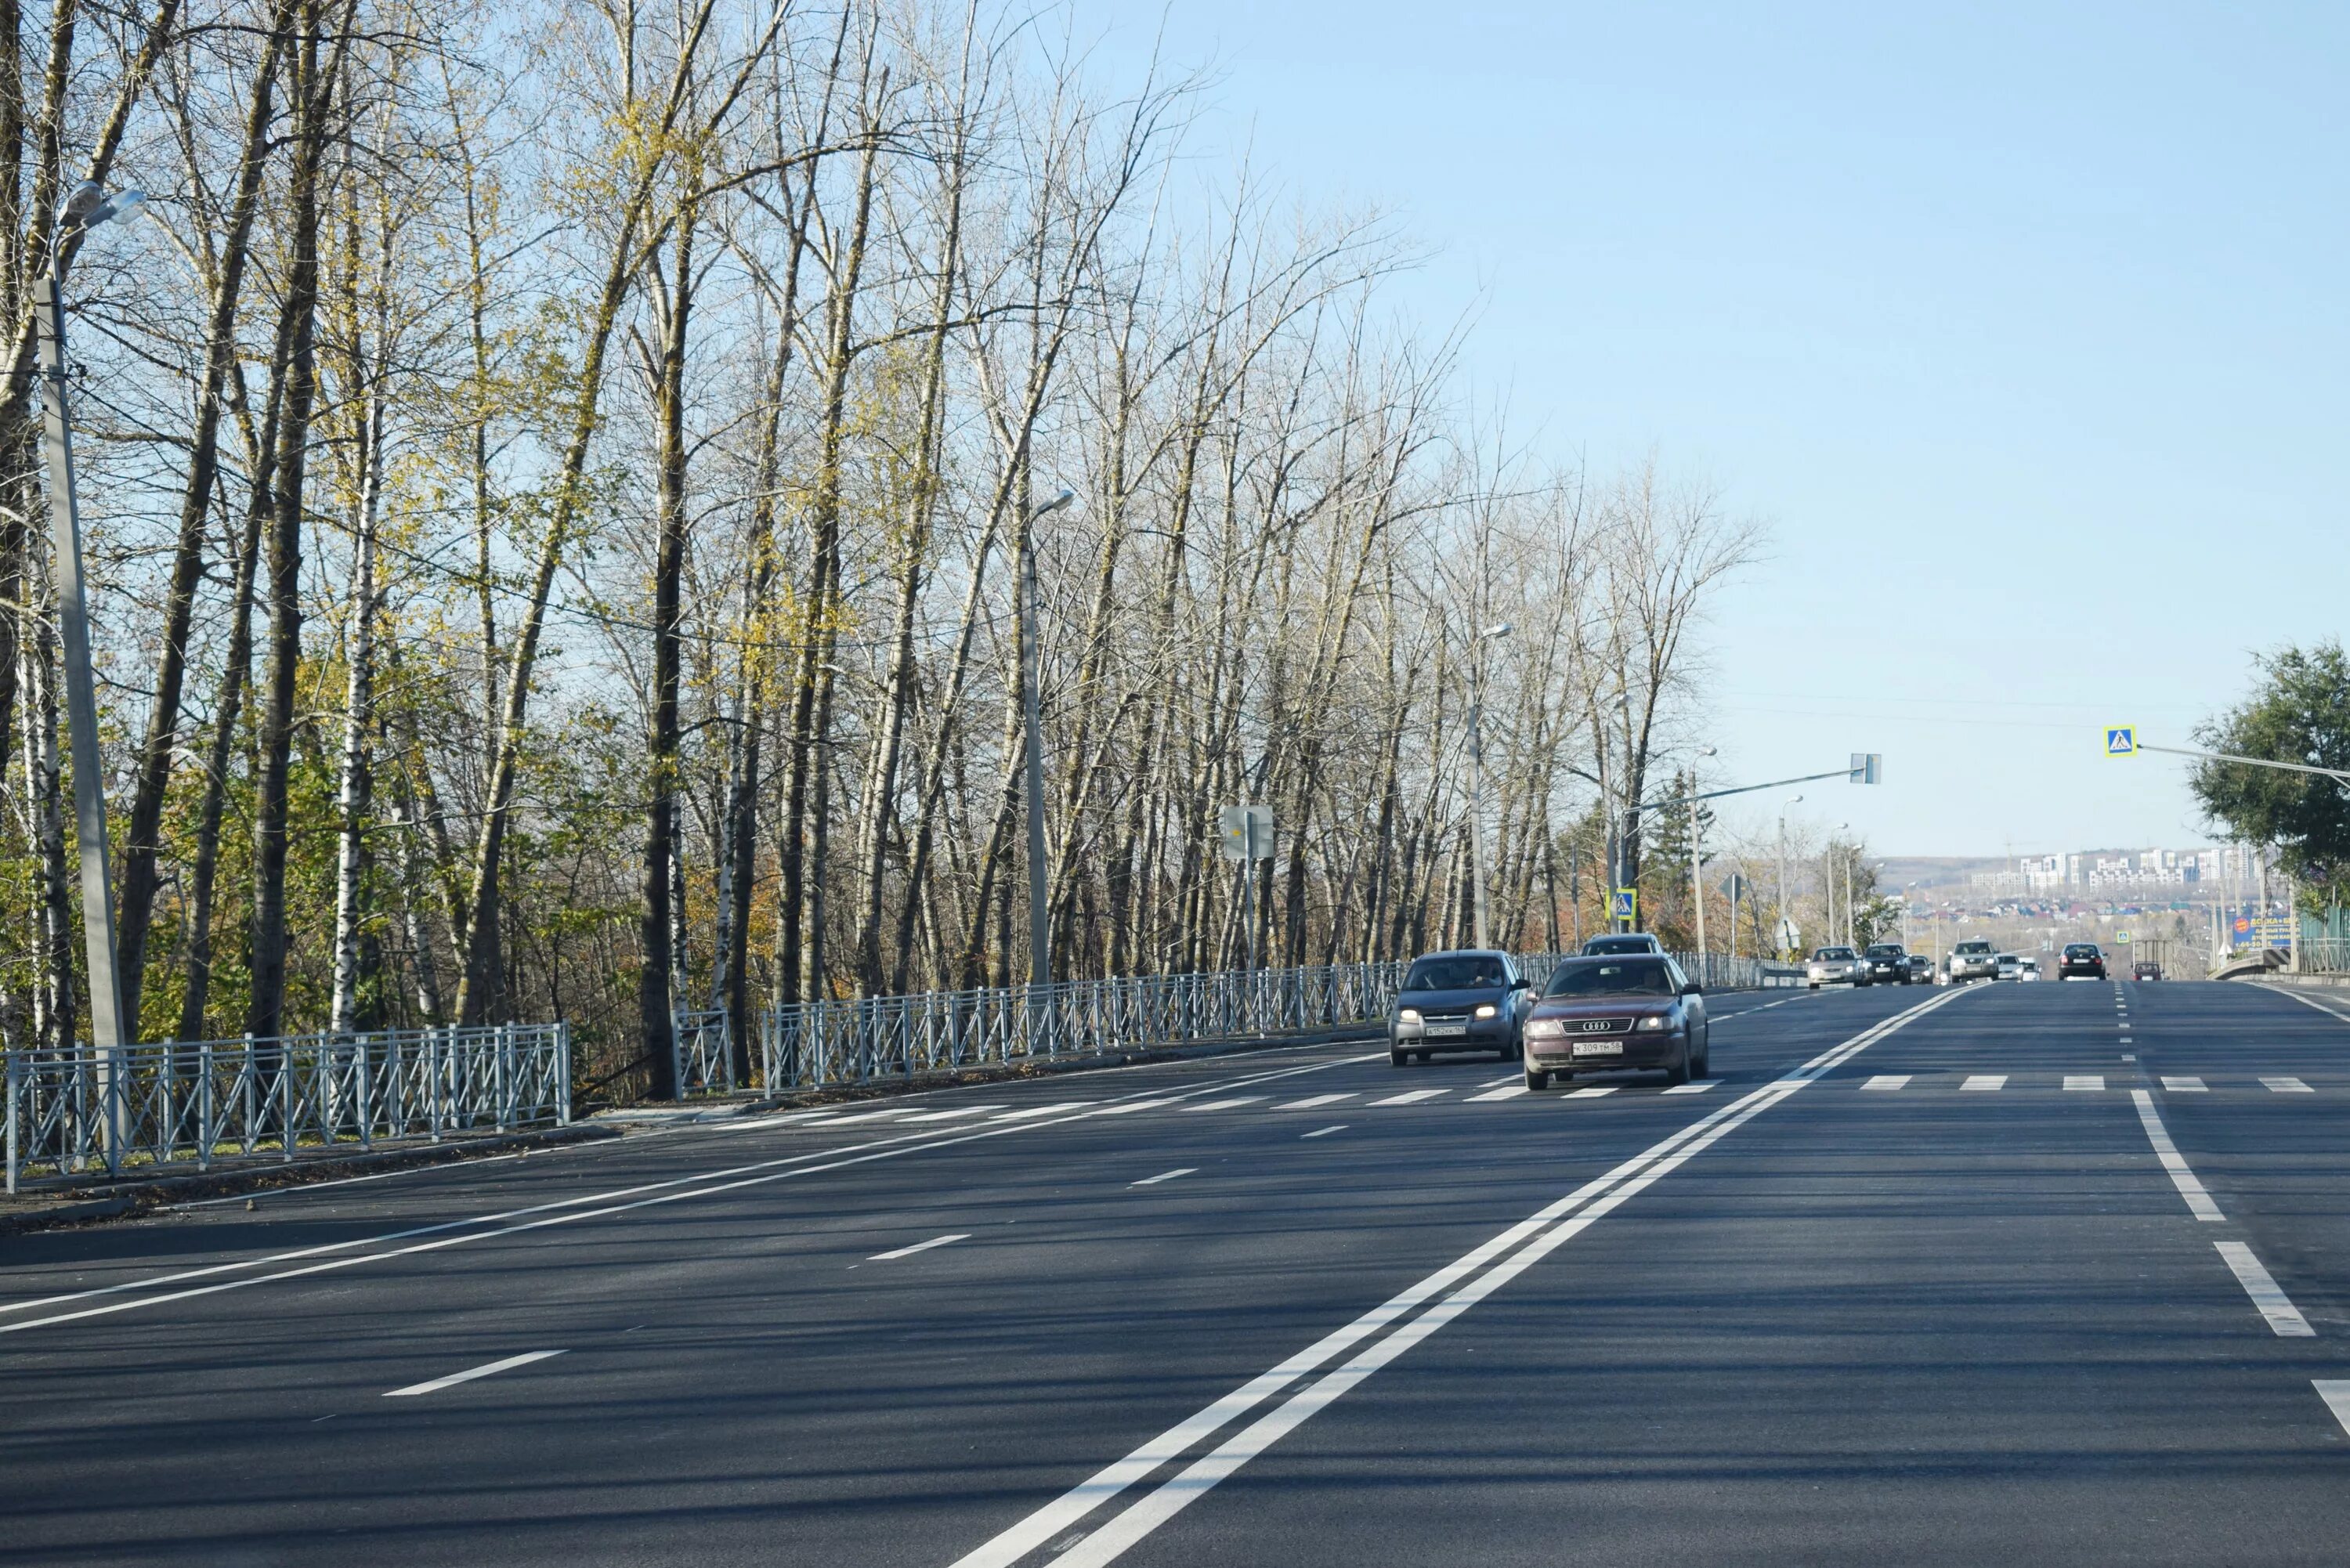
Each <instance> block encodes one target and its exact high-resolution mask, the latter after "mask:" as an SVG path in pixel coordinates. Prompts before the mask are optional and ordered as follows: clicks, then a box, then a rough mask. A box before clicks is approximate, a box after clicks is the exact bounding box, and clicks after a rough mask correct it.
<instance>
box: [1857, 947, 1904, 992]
mask: <svg viewBox="0 0 2350 1568" xmlns="http://www.w3.org/2000/svg"><path fill="white" fill-rule="evenodd" d="M1861 956H1862V957H1863V958H1865V959H1866V960H1867V961H1868V981H1869V983H1870V984H1871V985H1908V983H1909V954H1908V952H1907V951H1906V950H1904V949H1903V948H1902V946H1901V944H1900V943H1899V942H1873V943H1871V944H1870V945H1869V949H1868V950H1867V951H1866V952H1865V953H1863V954H1862V955H1861Z"/></svg>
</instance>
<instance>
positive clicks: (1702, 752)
mask: <svg viewBox="0 0 2350 1568" xmlns="http://www.w3.org/2000/svg"><path fill="white" fill-rule="evenodd" d="M1697 754H1698V755H1699V756H1700V757H1711V756H1713V755H1715V754H1716V748H1714V747H1712V746H1700V747H1699V748H1698V749H1697Z"/></svg>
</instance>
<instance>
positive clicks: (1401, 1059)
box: [1388, 1045, 1409, 1067]
mask: <svg viewBox="0 0 2350 1568" xmlns="http://www.w3.org/2000/svg"><path fill="white" fill-rule="evenodd" d="M1407 1061H1409V1057H1408V1056H1406V1055H1405V1054H1404V1053H1402V1052H1401V1051H1399V1050H1397V1049H1396V1048H1395V1047H1394V1046H1392V1045H1390V1046H1389V1047H1388V1066H1390V1067H1400V1066H1402V1065H1403V1064H1404V1063H1405V1062H1407Z"/></svg>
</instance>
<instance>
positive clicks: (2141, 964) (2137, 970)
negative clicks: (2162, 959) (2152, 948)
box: [2130, 959, 2162, 980]
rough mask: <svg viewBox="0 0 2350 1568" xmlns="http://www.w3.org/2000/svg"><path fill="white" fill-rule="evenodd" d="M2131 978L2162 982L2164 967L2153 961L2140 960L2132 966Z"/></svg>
mask: <svg viewBox="0 0 2350 1568" xmlns="http://www.w3.org/2000/svg"><path fill="white" fill-rule="evenodd" d="M2130 978H2131V979H2132V980H2160V979H2161V978H2162V966H2161V965H2160V964H2158V963H2156V962H2155V961H2153V960H2152V959H2140V960H2138V961H2137V962H2136V963H2134V964H2132V965H2131V966H2130Z"/></svg>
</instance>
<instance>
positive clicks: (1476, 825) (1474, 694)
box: [1469, 621, 1518, 948]
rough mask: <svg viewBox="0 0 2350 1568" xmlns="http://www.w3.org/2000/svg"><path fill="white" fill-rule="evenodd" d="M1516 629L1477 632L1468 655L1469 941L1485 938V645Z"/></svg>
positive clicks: (1503, 625) (1504, 626) (1482, 942)
mask: <svg viewBox="0 0 2350 1568" xmlns="http://www.w3.org/2000/svg"><path fill="white" fill-rule="evenodd" d="M1517 629H1518V628H1516V627H1514V626H1513V625H1511V624H1510V623H1509V622H1508V621H1498V622H1496V623H1494V624H1493V625H1492V626H1489V627H1486V628H1484V629H1483V630H1482V631H1480V632H1478V634H1477V638H1476V646H1475V647H1474V648H1472V649H1471V650H1470V654H1469V919H1470V921H1471V924H1472V925H1474V926H1475V928H1476V929H1475V931H1474V932H1473V933H1472V937H1471V940H1474V941H1475V942H1476V944H1477V945H1478V946H1479V947H1481V948H1482V947H1485V946H1488V945H1489V944H1488V942H1487V941H1486V938H1485V644H1486V643H1488V642H1492V641H1498V640H1500V639H1503V638H1505V637H1507V636H1509V635H1510V633H1512V632H1513V631H1515V630H1517Z"/></svg>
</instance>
